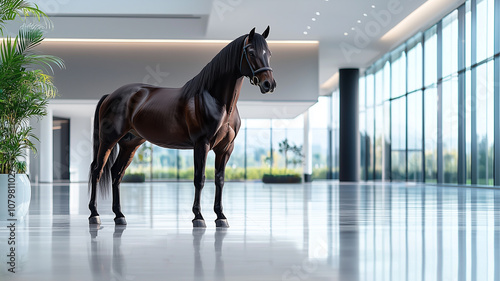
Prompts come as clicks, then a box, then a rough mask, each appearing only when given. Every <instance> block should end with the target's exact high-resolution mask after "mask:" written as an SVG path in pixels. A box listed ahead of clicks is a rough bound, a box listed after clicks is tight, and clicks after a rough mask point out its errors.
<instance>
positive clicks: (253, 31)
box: [248, 27, 255, 43]
mask: <svg viewBox="0 0 500 281" xmlns="http://www.w3.org/2000/svg"><path fill="white" fill-rule="evenodd" d="M254 35H255V27H254V28H253V29H252V30H251V31H250V33H249V34H248V43H250V42H252V41H253V36H254Z"/></svg>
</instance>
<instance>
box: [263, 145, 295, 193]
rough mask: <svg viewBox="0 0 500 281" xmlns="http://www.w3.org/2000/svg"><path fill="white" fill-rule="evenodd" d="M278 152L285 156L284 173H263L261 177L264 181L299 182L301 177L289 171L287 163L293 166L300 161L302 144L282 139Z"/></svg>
mask: <svg viewBox="0 0 500 281" xmlns="http://www.w3.org/2000/svg"><path fill="white" fill-rule="evenodd" d="M279 152H280V153H281V154H283V155H284V158H285V171H284V174H280V175H274V174H265V175H264V176H263V177H262V181H263V182H264V183H300V182H301V181H302V177H301V176H300V175H298V174H295V173H293V172H292V173H290V172H289V170H288V164H292V165H293V166H294V167H295V166H296V165H298V164H300V163H302V159H303V158H304V156H303V155H302V146H297V145H292V144H290V143H289V142H288V139H284V140H283V141H282V142H280V143H279Z"/></svg>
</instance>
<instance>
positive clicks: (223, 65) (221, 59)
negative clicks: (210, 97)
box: [182, 35, 247, 98]
mask: <svg viewBox="0 0 500 281" xmlns="http://www.w3.org/2000/svg"><path fill="white" fill-rule="evenodd" d="M246 36H247V35H242V36H240V37H238V38H236V39H235V40H233V41H232V42H231V43H229V44H228V45H227V46H225V47H224V48H223V49H222V50H221V51H220V52H219V53H218V54H217V55H216V56H215V57H214V58H213V59H212V60H211V61H210V62H209V63H208V64H207V65H206V66H205V67H204V68H203V69H202V70H201V71H200V73H198V75H196V76H195V77H193V79H191V80H189V81H188V82H187V83H186V84H185V85H184V86H183V87H182V92H183V93H184V96H185V97H186V98H189V97H192V96H194V95H197V94H199V93H201V92H203V91H204V90H206V89H211V88H212V86H213V85H212V84H213V83H214V82H215V78H216V77H219V75H220V74H221V73H228V72H232V71H235V68H236V69H237V68H238V67H239V64H240V59H241V52H242V50H243V41H244V40H245V38H246ZM237 71H239V70H238V69H237Z"/></svg>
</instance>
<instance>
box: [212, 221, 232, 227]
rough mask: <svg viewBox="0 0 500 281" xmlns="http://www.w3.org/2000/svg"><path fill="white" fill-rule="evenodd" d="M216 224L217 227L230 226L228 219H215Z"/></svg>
mask: <svg viewBox="0 0 500 281" xmlns="http://www.w3.org/2000/svg"><path fill="white" fill-rule="evenodd" d="M215 226H216V227H223V228H228V227H229V223H228V222H227V219H216V220H215Z"/></svg>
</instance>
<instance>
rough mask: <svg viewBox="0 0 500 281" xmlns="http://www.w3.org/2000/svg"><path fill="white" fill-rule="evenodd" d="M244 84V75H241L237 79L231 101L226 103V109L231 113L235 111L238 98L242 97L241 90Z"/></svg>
mask: <svg viewBox="0 0 500 281" xmlns="http://www.w3.org/2000/svg"><path fill="white" fill-rule="evenodd" d="M242 85H243V77H240V78H238V79H237V80H236V83H235V85H234V89H233V94H232V95H231V97H230V98H229V99H230V101H229V103H228V104H226V111H227V113H228V114H229V115H231V113H232V112H233V111H234V109H235V108H236V103H237V102H238V99H239V98H240V91H241V86H242Z"/></svg>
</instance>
